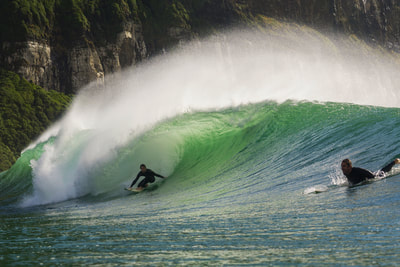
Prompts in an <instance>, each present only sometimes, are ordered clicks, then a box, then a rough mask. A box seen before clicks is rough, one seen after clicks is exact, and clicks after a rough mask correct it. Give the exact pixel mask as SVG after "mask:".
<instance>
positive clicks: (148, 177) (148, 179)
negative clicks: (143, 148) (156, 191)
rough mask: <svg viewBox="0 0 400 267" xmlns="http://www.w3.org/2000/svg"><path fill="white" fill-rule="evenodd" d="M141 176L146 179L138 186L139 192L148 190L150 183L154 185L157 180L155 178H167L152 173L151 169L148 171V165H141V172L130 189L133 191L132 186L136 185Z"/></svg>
mask: <svg viewBox="0 0 400 267" xmlns="http://www.w3.org/2000/svg"><path fill="white" fill-rule="evenodd" d="M141 176H144V179H143V180H142V181H141V182H140V183H139V184H138V187H137V191H142V190H143V189H144V188H146V187H147V186H148V184H149V183H154V181H155V180H156V178H155V176H156V177H160V178H163V179H164V178H167V177H164V176H162V175H160V174H157V173H155V172H154V171H152V170H150V169H147V167H146V165H144V164H141V165H140V171H139V173H138V174H137V175H136V178H135V180H133V182H132V184H131V186H130V187H129V189H132V186H133V185H134V184H136V182H137V181H138V180H139V177H141Z"/></svg>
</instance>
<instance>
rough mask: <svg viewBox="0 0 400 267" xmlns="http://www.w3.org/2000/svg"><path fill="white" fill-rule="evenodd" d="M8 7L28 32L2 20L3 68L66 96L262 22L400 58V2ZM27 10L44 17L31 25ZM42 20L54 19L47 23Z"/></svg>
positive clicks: (126, 0)
mask: <svg viewBox="0 0 400 267" xmlns="http://www.w3.org/2000/svg"><path fill="white" fill-rule="evenodd" d="M8 2H9V3H8V5H7V4H2V5H3V6H0V8H2V10H4V12H12V13H14V14H16V17H17V18H21V19H22V22H23V24H24V25H23V26H24V27H25V28H26V29H25V30H24V29H22V30H21V29H19V28H18V27H17V26H15V25H18V23H20V21H14V20H12V19H4V18H3V21H2V24H3V25H4V24H7V23H8V24H9V25H8V26H11V27H14V28H16V29H14V30H13V29H11V30H8V31H4V32H3V34H2V35H1V38H0V40H1V42H2V43H1V46H0V49H1V56H0V66H2V67H4V68H6V69H8V70H12V71H14V72H17V73H19V74H20V75H22V76H23V77H24V78H26V79H27V80H29V81H32V82H33V83H35V84H37V85H40V86H42V87H44V88H47V89H55V90H58V91H61V92H65V93H74V92H76V90H78V89H79V88H80V87H82V86H84V85H85V84H87V83H89V82H91V81H96V80H97V81H98V82H99V83H102V81H103V79H104V76H105V75H107V74H109V73H113V72H116V71H119V70H120V69H121V68H124V67H127V66H131V65H134V64H136V63H137V62H139V61H141V60H143V59H144V58H146V57H148V56H151V55H152V54H156V53H159V52H161V51H165V50H167V49H168V48H169V47H171V46H174V45H175V44H177V43H179V42H180V41H182V40H188V39H193V38H197V37H198V36H201V35H205V34H209V33H212V32H215V31H217V30H219V29H223V28H224V27H228V26H230V25H246V26H250V27H251V26H255V25H256V24H257V23H258V18H259V17H260V16H265V17H269V18H273V19H275V20H278V21H285V22H292V23H297V24H304V25H308V26H311V27H313V28H315V29H317V30H321V31H328V32H344V33H346V34H354V35H357V36H358V37H359V38H360V39H364V40H366V41H367V42H368V43H370V44H371V45H381V46H384V47H385V48H387V49H391V50H394V51H396V52H399V51H400V45H399V39H400V3H399V2H398V1H395V0H352V1H347V0H284V1H281V0H265V1H259V0H225V1H213V0H202V1H193V0H180V1H179V0H169V1H162V2H159V1H154V0H153V1H151V0H148V1H144V0H142V1H139V0H138V1H131V0H119V1H116V0H115V1H108V2H110V3H113V4H112V5H107V4H105V3H103V2H105V1H100V0H96V1H93V2H94V3H95V4H92V5H90V4H88V3H85V2H83V1H82V2H81V1H79V0H75V1H72V0H64V1H61V2H63V4H59V5H58V6H57V4H54V3H53V6H46V5H45V4H43V3H42V5H41V2H44V1H40V0H36V1H33V3H35V4H32V3H31V4H30V5H28V7H27V6H23V5H22V4H21V3H22V2H24V1H23V0H20V1H18V0H14V1H11V0H8ZM16 3H20V4H19V5H17V4H16ZM68 3H69V4H68ZM40 7H42V9H40ZM24 8H25V9H26V8H28V10H31V13H34V9H35V8H37V9H40V10H44V11H43V12H44V13H45V14H44V15H43V14H42V15H40V13H39V15H37V17H39V19H38V18H35V16H33V15H32V18H29V16H28V15H29V12H28V15H24V14H25V13H26V12H25V11H24V10H25V9H24ZM24 12H25V13H24ZM41 16H42V17H46V18H47V17H49V18H48V22H47V23H44V22H43V21H46V20H45V19H44V18H41ZM32 29H33V30H32ZM15 32H17V33H20V34H19V38H15V36H13V33H15ZM7 34H8V35H7Z"/></svg>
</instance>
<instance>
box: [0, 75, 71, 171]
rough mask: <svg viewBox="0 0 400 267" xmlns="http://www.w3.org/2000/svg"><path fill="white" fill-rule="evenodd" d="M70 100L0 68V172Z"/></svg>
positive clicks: (54, 118)
mask: <svg viewBox="0 0 400 267" xmlns="http://www.w3.org/2000/svg"><path fill="white" fill-rule="evenodd" d="M70 102H71V97H70V96H67V95H64V94H62V93H59V92H56V91H53V90H52V91H46V90H44V89H43V88H41V87H39V86H37V85H34V84H32V83H29V82H28V81H26V80H25V79H23V78H21V77H19V76H18V75H17V74H15V73H13V72H9V71H6V70H3V69H0V161H1V163H0V171H3V170H5V169H8V168H9V167H11V164H12V163H14V162H15V160H16V158H18V157H19V155H20V152H21V151H22V150H23V149H24V148H25V147H26V146H27V145H28V144H29V143H30V142H31V141H32V140H33V139H34V138H36V137H37V136H38V135H39V134H41V133H42V132H43V131H44V130H45V129H46V128H47V127H49V125H50V124H51V123H52V122H54V121H55V120H57V119H58V118H59V117H60V116H61V115H62V113H63V112H64V111H65V110H66V108H67V107H68V105H69V103H70Z"/></svg>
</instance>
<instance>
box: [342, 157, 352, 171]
mask: <svg viewBox="0 0 400 267" xmlns="http://www.w3.org/2000/svg"><path fill="white" fill-rule="evenodd" d="M352 169H353V164H352V163H351V160H349V159H344V160H343V161H342V172H343V174H344V175H347V174H350V173H351V170H352Z"/></svg>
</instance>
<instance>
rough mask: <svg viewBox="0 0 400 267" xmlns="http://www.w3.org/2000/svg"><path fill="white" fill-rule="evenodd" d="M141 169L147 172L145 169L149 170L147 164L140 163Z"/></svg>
mask: <svg viewBox="0 0 400 267" xmlns="http://www.w3.org/2000/svg"><path fill="white" fill-rule="evenodd" d="M140 170H141V171H142V172H145V171H146V170H147V168H146V165H144V164H140Z"/></svg>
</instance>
